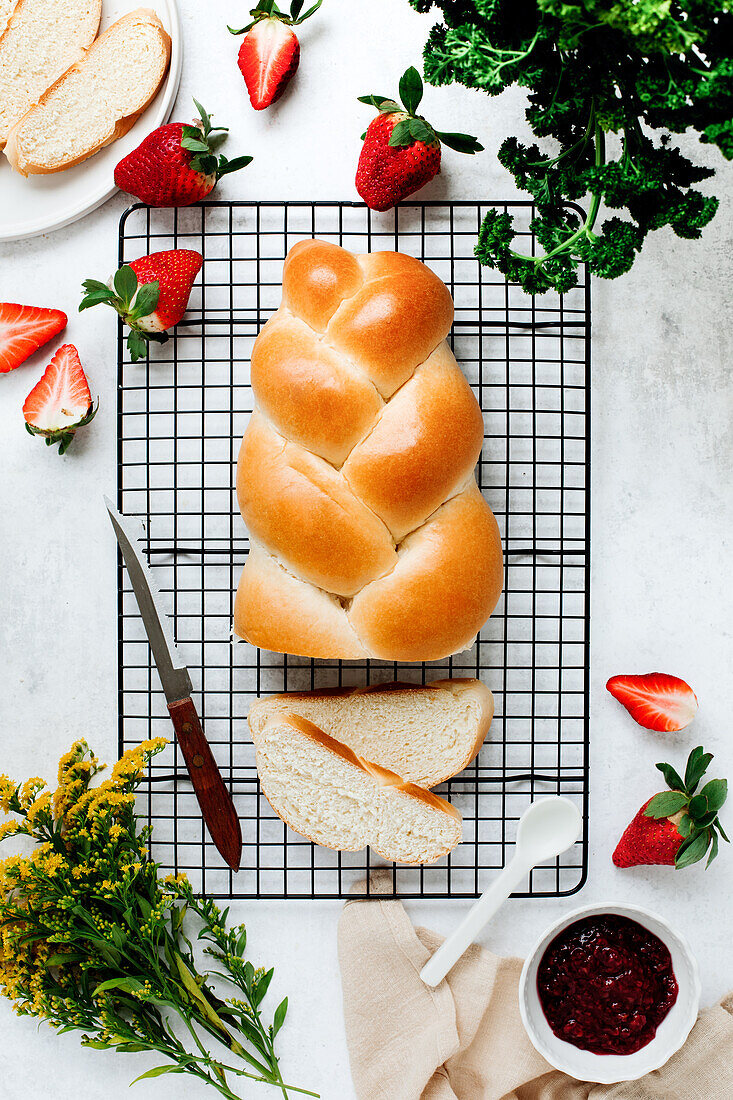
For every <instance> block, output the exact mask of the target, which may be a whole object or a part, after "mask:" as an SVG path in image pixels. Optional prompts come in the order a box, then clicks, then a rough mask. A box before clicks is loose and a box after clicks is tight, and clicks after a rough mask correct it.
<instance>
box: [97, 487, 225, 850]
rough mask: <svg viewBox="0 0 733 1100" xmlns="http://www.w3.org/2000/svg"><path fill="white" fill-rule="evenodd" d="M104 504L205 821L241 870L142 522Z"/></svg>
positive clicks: (220, 787)
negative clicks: (143, 542)
mask: <svg viewBox="0 0 733 1100" xmlns="http://www.w3.org/2000/svg"><path fill="white" fill-rule="evenodd" d="M104 503H105V504H106V505H107V511H108V512H109V518H110V519H111V520H112V526H113V527H114V530H115V534H116V536H117V542H118V543H119V546H120V550H121V551H122V557H123V559H124V562H125V565H126V566H127V572H128V575H129V577H130V584H131V585H132V590H133V592H134V593H135V598H136V599H137V603H138V607H139V608H140V615H141V616H142V620H143V625H144V626H145V632H146V634H147V636H148V641H149V642H150V649H151V651H152V654H153V657H154V659H155V664H156V666H157V669H158V675H159V676H160V682H161V684H162V685H163V691H164V692H165V697H166V699H167V701H168V713H169V714H170V716H171V720H172V722H173V728H174V729H175V731H176V738H177V740H178V745H179V747H180V749H181V752H182V753H183V759H184V760H185V761H186V767H187V768H188V774H189V775H190V777H191V782H192V783H193V789H194V791H195V793H196V798H197V799H198V803H199V806H200V807H201V812H202V814H203V817H204V821H205V822H206V826H207V828H208V830H209V833H210V834H211V839H212V840H213V841H214V844H215V845H216V847H217V849H218V850H219V852H220V853H221V855H222V856H223V858H224V860H225V861H226V863H227V864H228V865H229V866H230V867H231V869H232V870H233V871H238V870H239V864H240V861H241V858H242V830H241V827H240V824H239V817H238V816H237V811H236V809H235V808H234V802H233V801H232V796H231V794H230V793H229V790H228V789H227V787H226V785H225V783H224V780H223V779H222V777H221V773H220V771H219V768H218V766H217V763H216V761H215V760H214V756H213V753H212V751H211V748H210V747H209V742H208V741H207V740H206V737H205V735H204V731H203V729H202V728H201V722H200V721H199V716H198V714H197V713H196V707H195V705H194V702H193V700H192V698H191V692H192V690H193V688H192V684H191V677H190V676H189V674H188V669H187V668H186V666H185V664H184V663H183V661H182V660H181V657H180V655H179V653H178V650H177V648H176V643H175V641H174V640H173V634H172V632H171V629H170V623H169V621H168V617H167V615H166V614H165V612H164V611H163V610H162V609H161V606H160V600H161V595H160V591H159V590H158V586H157V584H156V582H155V580H154V578H153V574H152V572H151V570H150V567H149V566H148V564H147V562H146V561H145V559H144V558H143V555H142V552H141V550H140V548H139V546H138V545H137V544H138V542H139V540H140V538H141V537H142V536H143V535H144V528H143V526H142V523H141V522H139V521H131V520H130V519H127V518H126V517H124V516H121V515H120V513H119V512H118V511H117V509H116V508H115V507H114V506H113V504H112V501H111V500H109V498H108V497H106V496H105V498H104Z"/></svg>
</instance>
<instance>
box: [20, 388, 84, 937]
mask: <svg viewBox="0 0 733 1100" xmlns="http://www.w3.org/2000/svg"><path fill="white" fill-rule="evenodd" d="M98 409H99V400H97V404H96V405H95V404H94V402H92V404H91V405H90V406H89V408H88V410H87V412H86V413H85V414H84V416H83V417H82V418H81V420H79V421H78V422H77V423H76V424H71V425H69V427H66V428H59V429H58V430H57V431H49V429H48V428H36V427H34V426H33V424H29V423H28V421H26V425H25V430H26V431H27V432H28V434H29V435H42V436H45V438H46V446H47V447H54V446H55V445H56V444H57V443H58V445H59V454H60V455H63V454H66V452H67V451H68V449H69V446H70V445H71V443H72V442H73V440H74V436H75V434H76V431H77V429H78V428H83V427H84V426H85V424H89V423H91V421H92V420H94V417H95V416H96V415H97V411H98ZM65 957H68V956H65Z"/></svg>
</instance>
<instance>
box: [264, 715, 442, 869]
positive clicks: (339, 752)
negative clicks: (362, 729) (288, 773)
mask: <svg viewBox="0 0 733 1100" xmlns="http://www.w3.org/2000/svg"><path fill="white" fill-rule="evenodd" d="M272 721H273V722H275V723H277V724H280V723H287V725H289V726H292V727H293V729H295V730H298V732H300V733H301V734H302V735H303V736H304V737H307V738H309V739H310V740H311V741H313V742H315V743H316V744H318V745H321V746H322V747H323V748H324V749H326V750H327V751H328V752H332V753H333V754H334V756H338V757H340V758H341V759H342V760H344V761H345V762H346V763H347V764H351V765H352V766H353V767H355V768H359V769H360V770H361V771H364V772H366V773H367V774H368V775H370V776H371V777H372V778H373V779H374V780H375V781H376V782H377V783H378V784H379V785H380V786H382V787H395V788H396V789H397V790H399V791H401V792H402V793H403V794H405V795H407V796H408V797H409V798H414V799H416V800H417V801H418V802H423V803H424V804H425V805H426V806H429V807H430V808H431V809H432V810H437V811H438V812H440V813H444V814H446V816H448V817H450V818H452V819H453V820H454V821H458V822H461V821H462V818H461V814H460V812H459V811H458V810H457V809H456V807H455V806H453V805H452V804H451V803H450V802H447V801H446V800H445V799H444V798H439V797H438V796H437V795H435V794H433V792H432V791H427V790H425V788H424V787H416V786H415V784H414V783H405V782H404V780H403V779H402V778H401V777H400V776H399V775H397V774H396V773H395V772H391V771H389V770H388V769H387V768H380V767H379V765H378V764H373V763H371V762H370V761H369V760H364V759H362V757H360V756H357V755H356V753H354V752H352V751H351V749H350V748H348V747H347V746H346V745H342V744H341V742H340V741H337V740H336V739H335V738H333V737H330V736H329V734H327V733H324V731H323V730H321V729H319V728H318V726H316V725H314V724H313V722H309V721H308V720H307V719H306V718H301V717H300V716H299V715H297V714H289V715H286V716H280V715H279V716H278V717H277V718H274V719H272ZM265 728H266V727H265ZM255 748H257V745H256V743H255ZM260 787H261V789H262V793H263V794H264V796H265V798H266V799H267V801H268V802H269V804H270V806H271V807H272V809H273V810H274V812H275V813H276V814H277V816H278V817H279V818H280V819H281V820H282V821H284V822H285V824H286V825H288V826H289V827H290V828H293V824H292V822H290V821H289V820H288V818H287V816H286V815H285V814H284V813H282V812H281V811H280V810H279V809H278V807H277V806H275V804H274V803H273V802H272V801H271V799H270V796H269V795H268V793H267V787H266V781H263V776H262V774H260ZM295 831H296V832H298V833H299V834H300V835H301V836H305V838H306V840H309V841H311V843H313V844H320V846H321V847H324V848H334V849H335V850H337V851H338V850H339V849H337V848H335V846H333V845H331V844H328V843H327V842H326V840H325V839H324V838H321V839H319V840H315V839H314V837H312V836H308V835H307V834H306V833H304V832H303V831H302V830H301V829H296V830H295ZM459 841H460V834H459V835H458V836H457V838H456V843H458V842H459ZM454 846H455V845H451V846H450V847H447V848H446V849H445V850H444V851H443V852H440V853H437V854H436V856H435V859H440V858H441V856H443V855H447V853H448V852H449V851H451V849H452V847H454ZM371 847H373V848H374V850H375V851H376V852H378V854H380V855H383V853H381V852H379V848H378V847H376V845H374V844H372V845H371ZM342 850H343V849H342ZM385 858H388V857H385ZM399 862H400V863H415V864H417V863H420V862H421V861H420V860H419V859H415V860H406V859H405V860H400V861H399Z"/></svg>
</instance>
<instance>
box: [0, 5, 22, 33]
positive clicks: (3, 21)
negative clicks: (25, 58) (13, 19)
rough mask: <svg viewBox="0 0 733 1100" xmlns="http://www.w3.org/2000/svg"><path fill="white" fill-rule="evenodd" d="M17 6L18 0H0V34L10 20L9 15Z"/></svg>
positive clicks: (3, 31)
mask: <svg viewBox="0 0 733 1100" xmlns="http://www.w3.org/2000/svg"><path fill="white" fill-rule="evenodd" d="M17 6H18V0H0V35H2V34H4V33H5V28H6V27H7V25H8V23H9V22H10V16H11V15H12V14H13V12H14V11H15V9H16V8H17Z"/></svg>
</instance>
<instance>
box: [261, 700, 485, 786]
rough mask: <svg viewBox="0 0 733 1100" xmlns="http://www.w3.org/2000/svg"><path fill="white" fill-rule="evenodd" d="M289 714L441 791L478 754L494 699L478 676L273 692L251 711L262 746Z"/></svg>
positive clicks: (375, 761) (395, 769)
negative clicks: (268, 726)
mask: <svg viewBox="0 0 733 1100" xmlns="http://www.w3.org/2000/svg"><path fill="white" fill-rule="evenodd" d="M285 714H298V715H300V717H301V718H307V719H308V721H310V722H313V723H314V724H315V725H316V726H318V727H319V729H321V730H323V731H324V732H325V733H327V734H329V735H330V736H331V737H335V738H336V740H337V741H340V742H341V743H342V744H344V745H347V746H348V747H349V748H350V749H352V751H353V752H355V753H356V754H357V755H358V756H363V757H366V759H367V760H372V761H374V763H375V764H379V765H380V766H381V767H383V768H388V769H390V770H391V771H394V772H397V774H398V775H400V776H402V778H403V779H404V780H406V781H407V782H409V783H416V784H417V785H418V786H419V787H435V786H437V785H438V783H442V782H443V781H444V780H446V779H450V778H451V777H452V776H454V775H458V773H459V772H462V771H463V769H464V768H466V767H468V765H469V764H470V763H471V761H472V760H473V759H474V758H475V757H476V754H477V753H478V751H479V749H480V748H481V746H482V745H483V743H484V738H485V737H486V734H487V733H488V730H489V726H490V725H491V719H492V718H493V715H494V697H493V696H492V694H491V692H490V691H489V689H488V688H487V687H485V685H484V684H482V683H481V681H480V680H472V679H454V680H435V681H433V683H430V684H426V685H425V686H424V687H423V686H421V685H417V684H403V683H396V682H395V683H388V684H378V685H374V686H372V687H363V688H333V689H330V690H326V691H302V692H288V693H286V694H284V695H271V696H269V697H268V698H265V699H258V700H257V701H256V702H254V703H253V704H252V706H251V707H250V709H249V715H248V719H247V720H248V722H249V726H250V730H251V731H252V736H253V738H254V740H255V742H256V740H257V735H258V734H259V732H260V730H261V729H262V727H263V725H264V724H265V722H267V721H269V719H270V718H272V717H274V716H277V715H285Z"/></svg>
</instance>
